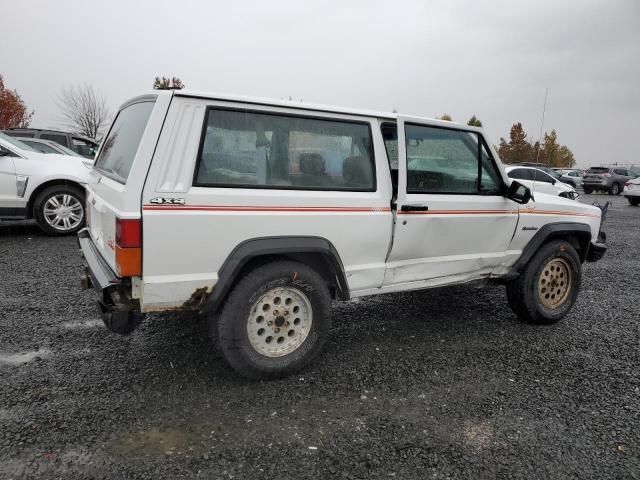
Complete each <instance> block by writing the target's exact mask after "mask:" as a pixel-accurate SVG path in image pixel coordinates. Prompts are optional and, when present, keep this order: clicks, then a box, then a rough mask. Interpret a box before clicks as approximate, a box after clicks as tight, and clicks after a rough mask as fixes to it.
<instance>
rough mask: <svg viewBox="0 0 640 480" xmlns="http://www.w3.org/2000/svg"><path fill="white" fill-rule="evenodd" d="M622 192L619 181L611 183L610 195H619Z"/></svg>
mask: <svg viewBox="0 0 640 480" xmlns="http://www.w3.org/2000/svg"><path fill="white" fill-rule="evenodd" d="M619 194H620V185H618V184H617V183H614V184H613V185H611V188H609V195H619Z"/></svg>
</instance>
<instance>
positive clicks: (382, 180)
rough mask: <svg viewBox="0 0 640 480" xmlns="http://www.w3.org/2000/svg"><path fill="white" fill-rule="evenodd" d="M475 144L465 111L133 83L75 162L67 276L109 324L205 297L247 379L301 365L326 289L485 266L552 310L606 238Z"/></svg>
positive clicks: (513, 293)
mask: <svg viewBox="0 0 640 480" xmlns="http://www.w3.org/2000/svg"><path fill="white" fill-rule="evenodd" d="M194 125H197V126H198V127H197V128H195V127H194ZM491 145H492V142H491V141H489V140H488V139H487V138H486V137H485V134H484V132H483V130H482V129H480V128H475V127H469V126H467V125H461V124H455V123H452V122H444V121H441V120H430V119H425V118H418V117H405V116H402V115H398V114H395V113H375V112H369V111H359V110H353V109H347V108H335V107H324V106H316V105H305V104H301V103H295V102H286V101H277V100H273V101H272V100H264V99H248V98H244V97H235V96H221V95H208V94H206V93H202V92H198V93H191V92H189V91H185V90H177V91H155V92H154V93H153V94H149V95H145V96H141V97H137V98H134V99H132V100H130V101H128V102H127V103H125V104H124V105H123V106H122V107H120V109H119V111H118V113H117V115H116V117H115V119H114V121H113V124H112V125H111V127H110V131H109V133H108V134H107V136H106V138H105V140H104V142H103V143H102V146H101V149H100V150H99V152H98V155H97V159H96V162H95V163H94V166H93V167H92V169H91V178H90V180H89V184H88V186H87V192H88V193H87V208H88V215H87V219H88V221H87V228H85V229H83V230H81V231H80V232H79V234H78V239H79V243H80V247H81V251H82V255H83V258H84V264H85V273H84V275H83V276H82V277H81V284H82V285H83V287H84V288H90V287H93V288H94V289H95V290H96V292H97V297H98V302H99V303H98V305H99V307H100V313H101V316H102V318H103V320H104V323H105V325H106V326H107V327H108V328H109V329H111V330H112V331H115V332H118V333H130V332H131V331H133V330H134V329H135V328H136V327H137V326H138V324H139V323H140V321H141V320H142V319H143V316H144V315H145V313H146V312H158V311H171V312H186V311H190V310H195V311H207V312H209V313H210V317H209V326H210V329H211V333H212V337H213V338H214V339H215V340H214V341H215V344H216V345H217V347H218V349H219V351H220V352H221V354H222V356H223V357H224V358H225V360H226V361H227V362H228V363H229V364H230V365H231V366H232V367H233V368H234V369H235V370H237V371H238V372H240V373H241V374H243V375H246V376H248V377H252V378H273V377H281V376H284V375H287V374H291V373H294V372H296V371H298V370H299V369H301V368H302V367H303V366H304V365H305V364H307V363H308V362H309V361H310V360H311V359H312V358H313V357H314V356H315V355H316V354H317V353H318V352H319V351H320V349H321V348H322V345H323V343H324V342H325V340H326V339H327V335H328V332H329V329H330V324H331V301H332V299H342V300H345V299H349V298H354V297H361V296H365V295H376V294H381V293H390V292H401V291H407V290H418V289H425V288H432V287H438V286H443V285H454V284H460V283H466V282H470V281H484V282H488V281H489V280H491V281H492V282H498V283H503V284H506V286H507V288H506V290H507V298H508V300H509V304H510V305H511V307H512V308H513V310H514V312H515V313H516V315H517V316H519V317H521V318H522V319H525V320H528V321H531V322H534V323H552V322H556V321H558V320H560V319H561V318H563V317H564V316H565V315H566V314H567V313H568V312H569V311H570V309H571V307H572V305H573V304H574V302H575V300H576V298H577V295H578V291H579V288H580V278H581V268H582V262H584V261H595V260H598V259H599V258H600V257H601V256H602V255H603V254H604V252H605V250H606V246H605V245H604V234H603V233H602V232H601V230H600V229H601V216H602V215H601V210H600V209H599V208H597V207H594V206H592V205H585V204H582V203H579V202H575V201H571V200H568V199H566V198H560V197H558V196H556V195H546V194H544V193H542V192H536V194H535V201H533V199H532V198H531V192H530V190H529V189H528V188H527V187H526V186H524V185H522V184H520V183H519V182H518V181H515V180H511V179H510V178H509V177H508V176H507V175H506V173H505V171H504V169H503V167H502V165H501V164H500V161H499V158H498V156H497V154H496V152H495V150H494V149H493V147H492V146H491ZM326 152H330V153H331V155H328V156H325V153H326ZM328 158H330V159H331V163H332V168H333V174H332V175H329V174H328V172H327V164H328V162H327V159H328ZM338 158H339V159H340V168H336V165H335V164H334V162H336V159H338ZM234 159H242V161H239V162H237V163H236V162H235V161H234ZM412 159H413V161H412ZM442 159H444V160H442ZM540 183H543V182H540ZM373 320H375V319H372V321H373Z"/></svg>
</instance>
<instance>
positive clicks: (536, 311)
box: [507, 240, 582, 324]
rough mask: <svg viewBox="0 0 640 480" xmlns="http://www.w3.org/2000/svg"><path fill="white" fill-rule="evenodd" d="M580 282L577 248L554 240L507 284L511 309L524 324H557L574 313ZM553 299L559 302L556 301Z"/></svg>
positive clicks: (562, 241)
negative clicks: (571, 312) (573, 308)
mask: <svg viewBox="0 0 640 480" xmlns="http://www.w3.org/2000/svg"><path fill="white" fill-rule="evenodd" d="M545 272H546V273H545ZM543 277H544V279H545V282H544V284H546V285H547V287H545V286H544V285H543V282H542V279H543ZM549 278H551V279H552V280H551V281H549V280H548V279H549ZM567 278H568V279H569V282H567ZM581 279H582V264H581V263H580V257H579V256H578V253H577V252H576V250H575V248H574V247H573V246H572V245H571V244H570V243H568V242H566V241H564V240H553V241H551V242H549V243H547V244H545V245H543V246H542V247H541V248H540V250H538V252H537V253H536V254H535V255H534V256H533V258H532V259H531V260H530V261H529V263H528V264H527V265H526V267H525V268H524V271H523V272H522V273H521V274H520V276H519V277H518V278H517V279H516V280H514V281H512V282H509V283H508V284H507V299H508V301H509V306H510V307H511V309H512V310H513V312H514V313H515V314H516V315H517V316H518V317H519V318H520V319H522V320H524V321H527V322H530V323H535V324H551V323H555V322H557V321H558V320H560V319H562V318H563V317H564V316H565V315H567V313H569V311H570V310H571V307H572V306H573V304H574V303H575V301H576V299H577V298H578V292H579V291H580V282H581ZM563 280H564V282H563ZM567 283H568V284H569V285H566V284H567ZM549 285H551V288H549ZM563 287H565V288H563ZM543 289H544V290H546V292H545V291H544V290H543ZM554 295H559V297H560V300H559V301H554V300H555V299H554V297H553V296H554ZM543 298H545V299H544V300H543Z"/></svg>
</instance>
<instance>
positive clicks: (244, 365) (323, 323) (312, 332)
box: [210, 261, 331, 379]
mask: <svg viewBox="0 0 640 480" xmlns="http://www.w3.org/2000/svg"><path fill="white" fill-rule="evenodd" d="M210 322H211V328H213V329H216V330H217V347H218V349H219V351H220V352H221V353H222V356H223V357H224V358H225V360H226V361H227V362H228V363H229V365H231V367H232V368H233V369H234V370H236V371H237V372H238V373H240V374H242V375H244V376H246V377H249V378H255V379H270V378H279V377H284V376H286V375H290V374H292V373H295V372H297V371H299V370H300V369H301V368H303V367H304V366H305V365H306V364H307V363H309V362H310V361H311V360H312V359H313V358H314V357H315V356H316V355H317V354H318V352H319V351H320V349H321V348H322V346H323V344H324V342H325V341H326V338H327V335H328V333H329V328H330V326H331V297H330V295H329V289H328V288H327V285H326V282H325V281H324V280H323V278H322V277H321V276H320V275H318V274H317V273H316V272H315V271H313V270H312V269H311V268H309V267H307V266H306V265H303V264H301V263H297V262H292V261H277V262H273V263H269V264H267V265H263V266H261V267H258V268H257V269H256V270H254V271H252V272H251V273H249V274H248V275H247V276H245V277H244V278H242V280H240V281H239V282H238V283H237V285H236V286H235V287H234V288H233V290H232V291H231V293H230V294H229V297H228V298H227V300H226V302H225V304H224V306H223V308H222V311H221V312H220V314H219V315H217V316H216V317H213V316H212V317H211V319H210Z"/></svg>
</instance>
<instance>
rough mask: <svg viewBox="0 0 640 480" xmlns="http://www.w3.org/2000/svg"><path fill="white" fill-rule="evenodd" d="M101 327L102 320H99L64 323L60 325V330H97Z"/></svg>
mask: <svg viewBox="0 0 640 480" xmlns="http://www.w3.org/2000/svg"><path fill="white" fill-rule="evenodd" d="M103 326H104V323H102V320H100V319H94V320H80V321H75V322H64V323H63V324H62V328H68V329H69V330H75V329H79V328H98V327H103Z"/></svg>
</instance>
